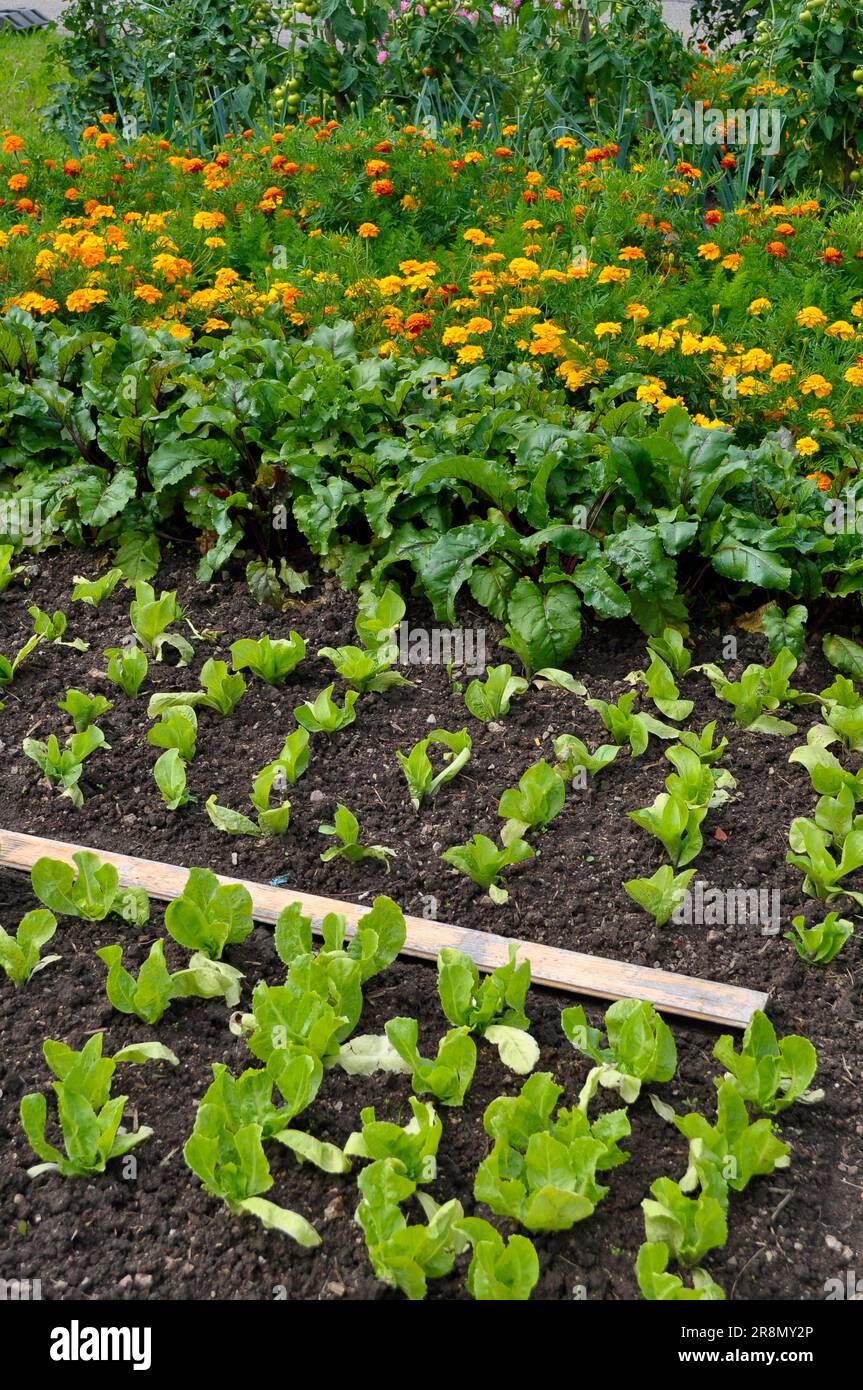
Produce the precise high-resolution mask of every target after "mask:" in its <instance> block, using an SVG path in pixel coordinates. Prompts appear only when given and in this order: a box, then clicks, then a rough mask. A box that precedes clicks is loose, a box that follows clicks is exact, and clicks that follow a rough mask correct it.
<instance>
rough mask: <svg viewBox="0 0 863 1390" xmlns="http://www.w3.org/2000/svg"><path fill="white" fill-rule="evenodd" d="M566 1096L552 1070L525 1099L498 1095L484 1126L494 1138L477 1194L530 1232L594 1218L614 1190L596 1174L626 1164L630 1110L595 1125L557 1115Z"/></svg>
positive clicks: (536, 1079) (531, 1081)
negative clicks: (624, 1142)
mask: <svg viewBox="0 0 863 1390" xmlns="http://www.w3.org/2000/svg"><path fill="white" fill-rule="evenodd" d="M562 1094H563V1087H562V1086H558V1085H556V1084H555V1082H554V1080H553V1078H552V1076H551V1073H550V1072H535V1073H534V1075H533V1076H530V1077H528V1079H527V1081H526V1082H525V1083H524V1085H523V1086H522V1088H521V1091H520V1093H519V1095H517V1096H498V1098H497V1099H496V1100H493V1101H492V1102H491V1104H490V1105H489V1106H488V1108H487V1109H486V1112H485V1115H484V1117H483V1127H484V1129H485V1131H486V1133H487V1134H488V1135H490V1136H491V1138H492V1139H493V1140H494V1148H493V1149H492V1151H491V1153H490V1154H489V1155H488V1157H487V1158H485V1159H484V1160H483V1161H482V1163H481V1164H480V1165H479V1168H478V1169H477V1174H476V1180H475V1182H474V1197H475V1198H476V1200H477V1201H478V1202H485V1204H486V1205H487V1206H488V1207H490V1208H491V1210H492V1211H493V1212H494V1213H495V1215H497V1216H509V1217H512V1218H513V1220H515V1221H518V1222H519V1223H520V1224H521V1225H522V1226H525V1227H526V1228H527V1230H529V1231H568V1230H569V1229H570V1228H571V1227H572V1226H574V1225H575V1223H576V1222H577V1221H583V1220H585V1218H586V1217H588V1216H591V1215H592V1214H593V1212H594V1210H595V1209H596V1206H597V1203H598V1202H600V1201H601V1200H602V1198H603V1197H604V1196H605V1194H606V1193H607V1191H608V1188H607V1187H602V1186H600V1185H599V1184H598V1183H597V1181H596V1174H597V1172H598V1171H601V1170H603V1169H606V1168H615V1167H617V1166H618V1165H619V1164H621V1163H625V1162H626V1161H627V1159H628V1157H629V1155H628V1154H627V1153H624V1152H622V1151H621V1150H620V1149H618V1147H617V1145H618V1142H619V1140H621V1139H623V1138H625V1137H626V1135H627V1134H629V1133H630V1125H629V1120H628V1119H627V1116H626V1112H625V1111H623V1110H615V1111H611V1112H609V1113H607V1114H605V1115H601V1116H600V1117H599V1118H598V1119H597V1120H596V1121H595V1122H594V1123H593V1124H592V1125H591V1123H590V1122H589V1120H588V1118H587V1116H586V1115H585V1114H584V1113H583V1112H582V1111H581V1110H564V1109H562V1110H559V1111H558V1113H557V1116H556V1118H555V1119H554V1120H552V1118H551V1117H552V1113H553V1111H554V1109H555V1107H556V1105H557V1102H558V1100H559V1099H560V1097H561V1095H562Z"/></svg>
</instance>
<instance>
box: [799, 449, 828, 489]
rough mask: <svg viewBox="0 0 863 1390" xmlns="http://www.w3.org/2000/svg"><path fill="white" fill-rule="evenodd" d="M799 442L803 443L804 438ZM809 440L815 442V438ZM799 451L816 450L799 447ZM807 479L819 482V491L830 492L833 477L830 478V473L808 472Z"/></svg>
mask: <svg viewBox="0 0 863 1390" xmlns="http://www.w3.org/2000/svg"><path fill="white" fill-rule="evenodd" d="M799 442H800V443H801V444H802V443H803V441H802V440H800V441H799ZM809 442H810V443H814V440H810V441H809ZM816 448H817V445H816ZM798 452H799V453H806V452H810V453H811V452H814V451H813V450H808V451H807V450H802V449H800V448H799V447H798ZM806 479H807V481H808V482H810V483H815V484H817V487H818V491H819V492H829V491H830V484H831V479H830V477H829V475H828V474H827V473H807V474H806Z"/></svg>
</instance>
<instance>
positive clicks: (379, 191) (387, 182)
mask: <svg viewBox="0 0 863 1390" xmlns="http://www.w3.org/2000/svg"><path fill="white" fill-rule="evenodd" d="M392 191H393V184H392V179H374V180H373V181H372V192H373V193H374V195H375V197H376V198H389V197H390V196H391V195H392Z"/></svg>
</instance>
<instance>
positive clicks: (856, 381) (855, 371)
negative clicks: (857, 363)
mask: <svg viewBox="0 0 863 1390" xmlns="http://www.w3.org/2000/svg"><path fill="white" fill-rule="evenodd" d="M842 380H843V381H847V382H848V385H849V386H863V367H849V368H848V370H847V371H846V373H845V375H844V377H843V378H842Z"/></svg>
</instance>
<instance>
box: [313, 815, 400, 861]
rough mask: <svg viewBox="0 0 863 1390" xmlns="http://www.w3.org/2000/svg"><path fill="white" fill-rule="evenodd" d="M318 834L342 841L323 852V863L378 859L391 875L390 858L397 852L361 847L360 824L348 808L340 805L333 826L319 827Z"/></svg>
mask: <svg viewBox="0 0 863 1390" xmlns="http://www.w3.org/2000/svg"><path fill="white" fill-rule="evenodd" d="M318 834H319V835H333V836H335V837H336V839H338V840H341V844H339V845H330V847H329V849H325V850H324V851H323V853H322V855H321V862H322V863H324V864H329V863H330V861H331V860H332V859H346V860H347V862H348V863H349V864H356V863H358V862H359V861H360V860H361V859H377V860H378V861H379V862H380V863H381V864H383V866H384V868H385V869H386V871H387V873H389V871H390V866H389V858H390V857H391V856H393V855H394V854H395V850H394V849H387V848H386V846H385V845H361V844H360V823H359V821H358V820H357V818H356V816H355V815H354V813H353V811H349V810H348V808H347V806H342V805H338V806H337V807H336V810H335V815H334V816H333V824H332V825H319V826H318Z"/></svg>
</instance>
